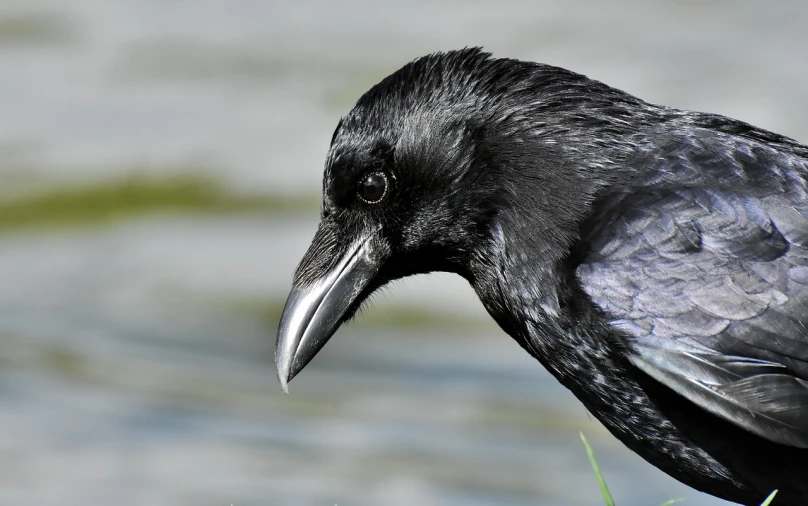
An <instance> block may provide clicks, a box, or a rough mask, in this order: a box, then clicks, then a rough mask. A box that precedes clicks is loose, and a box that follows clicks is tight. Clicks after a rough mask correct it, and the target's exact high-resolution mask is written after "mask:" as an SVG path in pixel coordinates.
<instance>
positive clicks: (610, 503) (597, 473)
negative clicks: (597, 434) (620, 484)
mask: <svg viewBox="0 0 808 506" xmlns="http://www.w3.org/2000/svg"><path fill="white" fill-rule="evenodd" d="M580 434H581V441H583V442H584V446H585V447H586V454H587V455H589V462H590V463H591V464H592V469H594V470H595V476H597V478H598V484H599V485H600V492H601V493H602V494H603V499H604V500H605V501H606V506H615V505H614V499H612V494H611V493H609V487H607V486H606V480H604V479H603V475H601V474H600V468H599V467H598V462H597V461H596V460H595V452H593V451H592V447H591V446H589V441H587V440H586V437H585V436H584V433H583V432H581V433H580Z"/></svg>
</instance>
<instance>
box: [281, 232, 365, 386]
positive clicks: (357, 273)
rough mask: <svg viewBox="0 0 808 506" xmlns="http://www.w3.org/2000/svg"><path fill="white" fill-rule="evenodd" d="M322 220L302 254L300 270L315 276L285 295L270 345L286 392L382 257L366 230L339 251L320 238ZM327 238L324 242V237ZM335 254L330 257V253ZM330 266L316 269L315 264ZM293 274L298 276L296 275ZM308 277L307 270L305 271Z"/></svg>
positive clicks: (339, 319) (348, 308) (354, 299)
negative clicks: (272, 345)
mask: <svg viewBox="0 0 808 506" xmlns="http://www.w3.org/2000/svg"><path fill="white" fill-rule="evenodd" d="M324 229H325V230H327V228H324V227H323V225H321V227H320V230H319V231H318V234H317V235H316V236H315V238H314V241H313V242H312V245H311V246H310V247H309V251H308V252H307V253H306V255H305V256H304V257H303V261H302V262H301V266H300V267H299V268H298V273H300V272H301V271H302V270H308V271H309V272H311V271H312V270H314V271H317V270H322V272H321V273H319V274H316V277H315V279H313V280H312V279H307V280H305V281H301V280H299V279H298V280H296V281H295V286H293V287H292V291H291V293H290V294H289V298H288V299H287V300H286V305H285V306H284V308H283V313H282V314H281V321H280V325H279V326H278V341H277V343H276V345H275V365H276V366H277V368H278V380H279V381H280V384H281V388H283V391H284V392H286V393H288V392H289V387H288V383H289V381H291V380H292V378H294V377H295V376H296V375H297V373H299V372H300V371H301V370H302V369H303V368H304V367H305V366H306V364H308V363H309V361H311V359H312V358H314V356H315V355H316V354H317V352H318V351H320V349H321V348H322V347H323V346H324V345H325V343H326V342H327V341H328V340H329V339H330V338H331V336H332V335H334V332H336V331H337V329H338V328H339V326H340V324H341V323H342V321H343V318H344V317H345V315H346V313H347V312H348V311H349V310H350V309H351V308H352V306H353V304H354V303H355V302H356V301H357V298H358V297H359V295H360V294H361V293H362V292H363V290H365V288H367V286H368V285H369V284H370V283H371V281H372V280H373V279H374V277H375V276H376V274H377V272H378V270H379V265H380V264H381V261H380V259H379V255H378V254H377V253H376V252H374V248H372V247H371V244H372V243H373V242H374V241H373V239H374V237H373V236H374V234H372V233H367V234H364V236H362V237H360V238H358V239H357V240H356V241H355V242H353V243H352V244H351V245H350V246H349V247H348V248H347V249H346V250H345V251H344V252H337V251H334V250H337V249H340V248H338V247H336V246H334V245H333V241H327V240H324V237H323V236H324V235H326V234H327V232H326V233H323V230H324ZM328 242H331V243H332V246H331V247H327V245H325V244H324V243H328ZM323 255H328V256H329V257H333V256H339V260H337V261H336V262H334V259H333V258H325V259H324V258H323ZM316 265H323V266H330V267H325V268H322V269H318V268H316V267H314V266H316ZM297 277H298V278H300V277H301V276H300V275H298V276H297ZM304 277H309V276H304Z"/></svg>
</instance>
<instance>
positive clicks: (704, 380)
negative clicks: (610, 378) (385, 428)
mask: <svg viewBox="0 0 808 506" xmlns="http://www.w3.org/2000/svg"><path fill="white" fill-rule="evenodd" d="M654 144H655V145H656V150H654V149H651V148H649V149H648V150H646V151H647V152H644V153H641V154H640V155H639V156H638V158H637V159H636V160H634V162H633V163H645V164H647V165H646V168H647V169H648V170H646V172H645V174H646V176H645V179H644V180H638V181H637V182H636V184H634V185H633V186H630V187H628V186H627V187H625V188H619V189H617V190H616V191H614V192H613V193H612V194H609V195H605V196H604V197H603V198H602V199H601V200H600V201H598V202H596V204H595V207H594V211H593V213H592V215H591V216H590V217H589V219H588V220H587V221H586V222H585V223H584V224H583V226H582V229H581V244H580V245H579V246H580V249H581V251H582V253H581V255H580V264H579V265H578V266H577V268H576V274H577V279H578V281H579V282H580V284H581V287H582V288H583V290H584V291H585V292H586V293H587V294H588V295H589V297H590V298H591V299H592V301H593V302H594V304H595V305H597V306H598V307H599V308H600V309H601V310H602V311H603V313H604V314H605V315H606V317H607V318H608V319H609V321H610V323H611V325H612V326H613V327H614V328H615V329H618V330H619V331H620V332H621V333H623V334H624V335H626V336H628V337H629V341H630V346H629V349H630V353H631V355H632V356H631V357H630V359H631V360H632V362H634V363H635V365H636V366H637V367H639V368H640V369H642V370H643V371H645V372H647V373H648V374H650V375H651V376H653V377H655V378H656V379H658V380H660V381H662V382H663V383H665V384H667V385H668V386H670V387H671V388H673V389H674V390H675V391H677V392H678V393H680V394H682V395H684V396H685V397H687V398H688V399H690V400H691V401H693V402H695V403H696V404H698V405H700V406H701V407H702V408H705V409H708V410H710V411H712V412H713V413H715V414H718V415H719V416H723V417H725V418H727V419H729V420H731V421H733V422H734V423H736V424H738V425H741V426H742V427H744V428H746V429H747V430H750V431H752V432H754V433H756V434H758V435H761V436H763V437H766V438H769V439H771V440H773V441H776V442H780V443H784V444H789V445H793V446H799V447H808V328H806V324H808V192H807V191H806V174H808V159H806V158H804V157H803V156H802V155H801V154H800V152H799V149H790V148H789V149H786V148H784V147H783V144H780V143H777V142H773V143H770V142H766V140H765V139H763V138H759V139H756V138H754V136H751V137H750V136H744V135H740V134H738V133H732V132H723V131H720V130H716V129H714V128H705V127H703V126H699V127H693V128H690V129H686V130H684V131H683V132H678V133H677V135H671V134H667V135H666V134H661V135H660V136H659V137H658V138H657V139H656V140H655V143H654Z"/></svg>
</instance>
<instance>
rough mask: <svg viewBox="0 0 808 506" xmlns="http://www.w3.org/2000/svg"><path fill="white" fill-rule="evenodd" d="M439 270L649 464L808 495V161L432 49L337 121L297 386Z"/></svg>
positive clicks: (289, 357)
mask: <svg viewBox="0 0 808 506" xmlns="http://www.w3.org/2000/svg"><path fill="white" fill-rule="evenodd" d="M433 271H445V272H453V273H457V274H459V275H461V276H463V277H464V278H466V279H467V280H468V282H469V283H470V284H471V286H472V287H473V289H474V290H475V292H476V294H477V296H478V297H479V298H480V300H481V301H482V303H483V305H484V306H485V308H486V310H487V311H488V312H489V313H490V315H491V316H492V317H493V318H494V320H496V322H497V323H498V324H499V326H500V327H501V328H502V329H503V330H504V331H505V332H506V333H508V334H509V335H510V336H511V337H512V338H513V339H515V340H516V341H517V342H518V343H519V344H520V345H521V346H522V347H523V348H524V349H525V350H526V351H527V352H529V353H530V354H531V355H532V356H533V357H535V358H536V359H537V360H538V361H539V362H541V363H542V364H543V365H544V366H545V367H546V368H547V369H548V370H549V371H550V372H551V373H552V374H553V375H554V376H555V377H556V378H557V379H558V381H560V382H561V383H562V384H563V385H564V386H565V387H567V388H568V389H569V390H571V391H572V392H573V393H574V395H575V396H576V397H577V398H578V399H579V400H580V401H581V402H582V403H583V404H584V405H585V406H586V408H587V409H588V410H589V411H590V412H591V413H593V414H594V416H596V417H597V418H598V419H599V420H600V421H601V422H602V423H603V424H604V425H605V426H606V427H607V428H608V430H609V431H610V432H611V433H612V434H613V435H614V436H615V437H617V438H618V439H619V440H620V441H622V442H623V443H624V444H625V445H626V446H628V447H629V448H630V449H631V450H633V451H634V452H636V453H637V454H639V455H640V456H642V457H643V458H644V459H646V460H647V461H648V462H650V463H651V464H653V465H654V466H656V467H658V468H659V469H661V470H663V471H664V472H666V473H668V474H669V475H671V476H673V477H674V478H676V479H678V480H680V481H682V482H683V483H685V484H687V485H689V486H691V487H693V488H696V489H698V490H701V491H704V492H707V493H709V494H712V495H715V496H718V497H721V498H724V499H727V500H730V501H734V502H738V503H743V504H760V502H761V501H762V500H763V499H764V498H765V497H766V496H767V495H768V494H769V493H770V492H771V491H772V490H774V489H778V490H779V493H778V495H777V498H776V499H775V501H774V504H775V505H783V506H785V505H796V504H800V505H803V504H808V330H806V323H808V146H805V145H802V144H800V143H798V142H796V141H794V140H792V139H790V138H787V137H784V136H781V135H777V134H775V133H772V132H768V131H765V130H762V129H760V128H756V127H754V126H752V125H749V124H747V123H743V122H741V121H737V120H734V119H731V118H727V117H724V116H719V115H716V114H706V113H699V112H692V111H684V110H679V109H673V108H670V107H664V106H659V105H654V104H650V103H647V102H645V101H643V100H641V99H639V98H637V97H634V96H632V95H629V94H627V93H625V92H623V91H620V90H617V89H615V88H612V87H609V86H607V85H605V84H603V83H600V82H598V81H594V80H592V79H589V78H587V77H585V76H583V75H580V74H576V73H574V72H570V71H568V70H565V69H562V68H558V67H553V66H549V65H543V64H538V63H531V62H524V61H518V60H512V59H497V58H493V57H492V56H491V55H490V54H488V53H484V52H482V51H481V50H479V49H476V48H475V49H464V50H460V51H450V52H446V53H436V54H432V55H428V56H425V57H422V58H419V59H417V60H415V61H412V62H410V63H408V64H407V65H405V66H404V67H403V68H401V69H400V70H398V71H396V72H395V73H393V74H392V75H390V76H388V77H387V78H385V79H384V80H382V81H381V82H380V83H379V84H377V85H375V86H374V87H373V88H371V89H370V90H369V91H368V92H367V93H365V94H364V95H362V97H361V98H360V99H359V100H358V101H357V103H356V105H355V106H354V108H353V109H352V110H351V111H350V112H349V113H348V114H347V115H346V116H345V117H343V118H342V119H341V120H340V121H339V124H338V125H337V128H336V130H335V132H334V135H333V138H332V140H331V147H330V150H329V152H328V157H327V160H326V164H325V175H324V179H323V201H322V209H321V220H320V224H319V228H318V230H317V232H316V234H315V236H314V239H313V241H312V244H311V246H310V248H309V249H308V251H307V252H306V254H305V255H304V257H303V259H302V261H301V262H300V265H299V266H298V268H297V270H296V272H295V274H294V280H293V287H292V291H291V294H290V295H289V299H288V301H287V303H286V306H285V308H284V311H283V315H282V317H281V322H280V327H279V330H278V341H277V347H276V354H275V358H276V362H277V368H278V376H279V378H280V382H281V385H282V387H283V388H284V390H286V389H287V383H288V381H290V380H291V379H292V378H293V377H294V376H295V375H296V374H298V373H299V372H300V370H301V369H303V367H305V365H306V364H307V363H308V362H309V361H310V360H311V359H312V357H313V356H314V355H315V354H316V353H317V352H318V351H319V350H320V348H321V347H322V346H323V345H324V344H325V342H326V341H327V340H328V339H329V338H330V337H331V336H332V335H333V334H334V332H335V331H336V329H337V328H338V327H339V326H340V324H341V323H342V322H344V321H346V320H347V319H349V318H350V317H351V316H353V314H354V313H355V312H356V311H357V309H358V307H359V306H360V305H361V304H362V302H363V301H364V300H365V299H366V298H367V297H368V296H369V295H370V294H371V293H372V292H373V291H374V290H376V289H378V288H379V287H381V286H383V285H384V284H386V283H388V282H389V281H391V280H394V279H397V278H401V277H404V276H410V275H414V274H419V273H427V272H433Z"/></svg>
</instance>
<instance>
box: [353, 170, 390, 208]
mask: <svg viewBox="0 0 808 506" xmlns="http://www.w3.org/2000/svg"><path fill="white" fill-rule="evenodd" d="M386 192H387V177H385V175H384V174H382V173H380V172H376V173H375V174H370V175H369V176H367V177H366V178H365V179H363V180H362V183H361V184H360V185H359V196H360V197H362V200H364V201H366V202H371V203H373V202H378V201H380V200H381V199H382V197H384V194H385V193H386Z"/></svg>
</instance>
